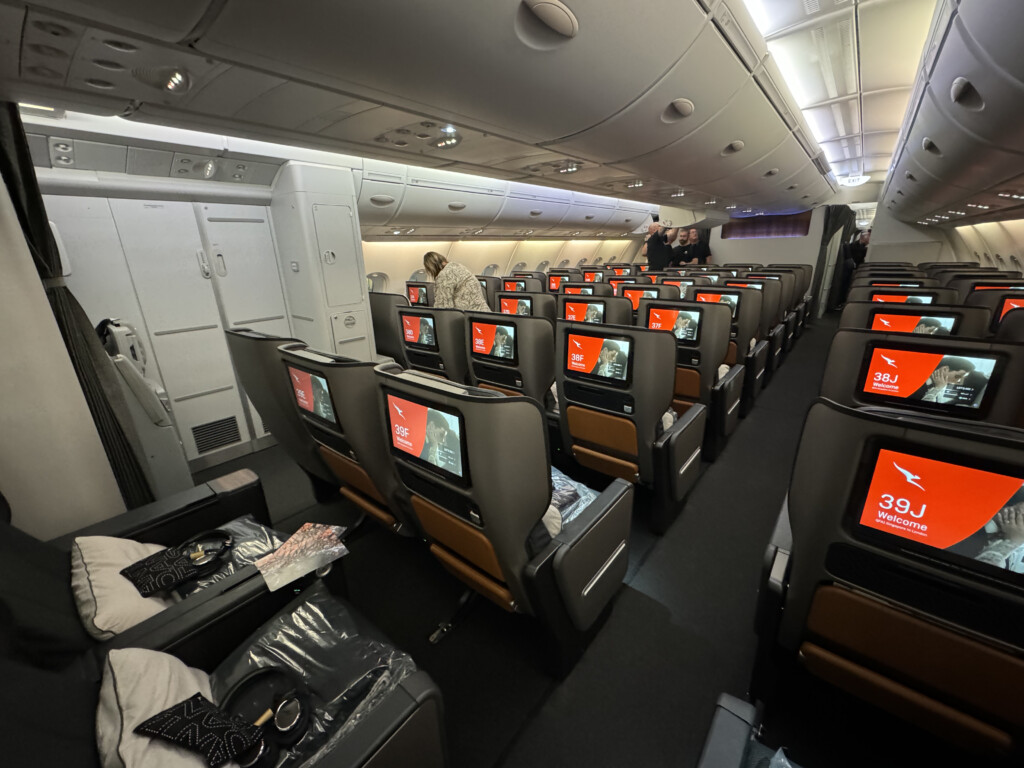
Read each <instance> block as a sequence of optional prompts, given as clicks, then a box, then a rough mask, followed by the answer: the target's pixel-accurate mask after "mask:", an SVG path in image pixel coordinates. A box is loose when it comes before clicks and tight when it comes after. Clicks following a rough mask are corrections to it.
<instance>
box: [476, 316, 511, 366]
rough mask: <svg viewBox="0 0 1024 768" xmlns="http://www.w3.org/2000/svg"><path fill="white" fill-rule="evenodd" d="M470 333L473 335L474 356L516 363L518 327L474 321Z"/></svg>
mask: <svg viewBox="0 0 1024 768" xmlns="http://www.w3.org/2000/svg"><path fill="white" fill-rule="evenodd" d="M470 325H471V328H470V333H472V335H473V354H474V355H477V356H480V355H483V356H485V357H495V358H498V359H501V360H508V361H512V362H514V361H515V360H517V359H518V358H517V355H516V327H515V326H514V325H512V324H508V325H499V324H495V323H481V322H480V321H478V320H474V321H473V322H472V323H471V324H470Z"/></svg>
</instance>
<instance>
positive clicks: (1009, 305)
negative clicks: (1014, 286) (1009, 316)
mask: <svg viewBox="0 0 1024 768" xmlns="http://www.w3.org/2000/svg"><path fill="white" fill-rule="evenodd" d="M1011 309H1024V299H1003V309H1002V311H1001V312H1000V313H999V319H1000V320H1002V319H1003V318H1004V317H1006V313H1007V312H1009V311H1010V310H1011Z"/></svg>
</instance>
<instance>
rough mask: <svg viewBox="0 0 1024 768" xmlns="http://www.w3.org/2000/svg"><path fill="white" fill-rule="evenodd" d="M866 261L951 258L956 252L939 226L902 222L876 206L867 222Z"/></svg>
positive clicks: (921, 260) (938, 259)
mask: <svg viewBox="0 0 1024 768" xmlns="http://www.w3.org/2000/svg"><path fill="white" fill-rule="evenodd" d="M866 260H867V261H868V262H872V261H909V262H911V263H912V264H918V263H920V262H923V261H955V260H956V254H955V253H954V251H953V247H952V245H951V244H950V241H949V239H948V238H947V237H946V234H945V233H944V232H943V231H942V230H940V229H934V228H931V227H922V226H917V225H911V224H904V223H903V222H902V221H899V220H897V219H896V218H895V217H893V216H892V215H891V214H890V213H889V212H888V211H887V210H886V209H885V208H883V207H881V206H879V208H878V211H877V212H876V213H875V220H874V223H873V224H872V226H871V245H870V246H868V255H867V259H866Z"/></svg>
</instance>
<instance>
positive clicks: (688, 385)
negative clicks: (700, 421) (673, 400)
mask: <svg viewBox="0 0 1024 768" xmlns="http://www.w3.org/2000/svg"><path fill="white" fill-rule="evenodd" d="M675 395H676V397H680V398H682V399H684V400H700V371H698V370H696V369H694V368H676V388H675Z"/></svg>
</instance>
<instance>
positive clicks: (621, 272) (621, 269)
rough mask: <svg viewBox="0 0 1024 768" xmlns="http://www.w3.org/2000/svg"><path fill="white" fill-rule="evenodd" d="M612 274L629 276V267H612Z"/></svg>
mask: <svg viewBox="0 0 1024 768" xmlns="http://www.w3.org/2000/svg"><path fill="white" fill-rule="evenodd" d="M612 272H614V273H615V274H616V275H628V274H630V271H629V267H612Z"/></svg>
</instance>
